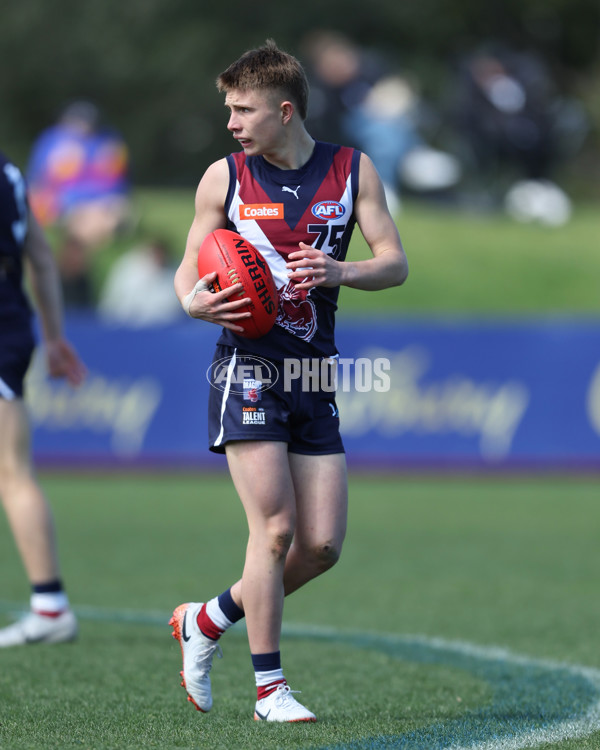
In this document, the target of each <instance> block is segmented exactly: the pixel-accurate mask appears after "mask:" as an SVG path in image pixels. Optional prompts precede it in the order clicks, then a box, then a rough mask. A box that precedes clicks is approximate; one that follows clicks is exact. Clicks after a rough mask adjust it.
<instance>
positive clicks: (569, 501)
mask: <svg viewBox="0 0 600 750" xmlns="http://www.w3.org/2000/svg"><path fill="white" fill-rule="evenodd" d="M42 482H43V485H44V487H45V488H46V490H47V493H48V495H49V497H50V499H51V501H52V504H53V506H54V509H55V514H56V520H57V526H58V529H59V541H60V547H61V557H62V564H63V569H64V577H65V581H66V583H67V588H68V592H69V594H70V597H71V599H72V602H73V604H74V605H75V607H76V609H77V611H78V612H79V613H80V615H81V635H80V639H79V640H78V641H77V642H76V643H75V644H68V645H61V646H56V647H45V646H31V647H26V648H20V649H12V650H5V651H2V652H0V747H2V748H10V749H12V748H40V749H41V748H49V747H52V748H80V747H84V748H90V749H91V748H146V747H157V748H171V747H172V748H175V747H179V748H207V749H210V750H215V749H217V748H219V749H220V748H222V749H223V750H237V749H238V748H239V749H242V748H257V749H260V750H267V749H270V748H328V749H331V748H336V749H337V750H339V749H340V748H352V749H353V750H360V749H362V748H378V749H379V748H406V749H409V750H416V748H423V750H436V749H437V748H444V747H449V746H450V745H452V743H454V747H457V748H458V747H461V748H463V747H464V748H466V747H472V746H475V747H478V748H483V747H485V748H486V749H488V750H490V749H495V748H496V747H498V748H500V747H502V748H503V749H504V748H511V749H512V748H516V747H525V746H526V745H523V744H518V742H519V741H520V740H519V738H522V737H523V736H524V734H523V733H524V732H526V731H532V732H533V734H532V735H531V736H532V737H533V738H534V739H535V740H536V742H537V744H535V743H534V744H531V745H527V746H532V747H533V746H536V747H543V748H545V749H546V750H549V749H550V748H552V750H559V749H560V750H592V749H593V748H594V749H595V748H598V747H600V731H596V732H595V734H593V735H592V736H589V737H583V736H579V737H577V738H575V739H570V740H568V739H563V738H564V737H567V736H571V735H572V733H573V732H574V731H576V728H577V727H579V731H580V733H581V732H583V733H585V731H586V728H587V727H590V726H595V727H596V730H598V729H600V723H599V721H600V720H599V714H598V708H597V705H596V704H597V703H598V701H599V699H600V678H599V675H600V651H599V650H598V623H599V622H600V598H599V597H598V580H600V552H599V550H598V538H599V531H600V528H599V527H600V506H599V504H598V497H599V490H600V482H599V481H598V480H597V478H593V477H591V478H583V477H580V478H575V477H572V478H569V477H560V476H558V477H537V478H533V477H507V478H497V477H496V478H494V477H479V478H459V477H446V476H440V477H421V476H404V475H398V476H389V477H381V476H380V477H374V476H372V475H360V474H354V475H352V476H351V479H350V486H351V511H350V525H349V533H348V537H347V541H346V547H345V549H344V553H343V555H342V559H341V561H340V563H339V564H338V565H337V566H336V567H335V568H334V569H333V570H332V571H330V572H329V573H328V574H327V575H325V576H323V577H321V578H320V579H318V580H316V581H314V582H313V583H312V584H310V585H309V586H307V587H306V588H305V589H303V590H301V591H299V592H297V593H296V594H295V595H294V596H292V597H290V598H289V599H288V600H287V601H286V611H285V631H284V638H283V642H282V652H283V663H284V668H285V671H286V675H287V676H288V679H289V680H290V682H291V684H292V687H294V688H295V689H299V690H301V691H302V696H301V700H302V701H303V702H305V703H306V705H308V706H309V707H310V708H312V709H314V710H315V711H316V713H317V714H318V718H319V721H318V723H317V724H315V725H310V726H308V725H307V726H300V725H283V726H277V725H268V724H263V723H260V724H259V723H256V722H253V721H252V711H253V705H254V686H253V676H252V670H251V664H250V659H249V655H248V649H247V643H246V640H245V634H244V631H243V628H239V629H234V630H233V631H232V632H230V633H228V634H227V635H226V636H225V638H224V641H223V650H224V658H223V660H221V661H217V662H216V664H215V667H214V670H213V685H214V695H215V706H214V709H213V711H212V712H211V713H210V714H208V715H202V714H200V713H198V712H196V711H195V710H194V709H193V707H192V706H191V705H190V704H189V703H187V702H186V700H185V693H184V691H183V689H182V688H181V687H180V686H179V669H180V652H179V646H178V644H177V642H176V641H175V640H174V639H172V638H171V636H170V630H171V629H170V628H169V627H168V626H167V620H168V617H169V615H170V611H171V610H172V609H173V607H174V606H176V605H177V604H179V603H180V602H182V601H187V600H190V599H192V600H194V599H204V598H206V597H209V596H212V595H214V594H216V593H219V592H220V591H221V590H223V589H224V588H225V587H226V586H227V585H228V584H229V583H231V582H232V581H233V580H234V579H235V578H236V577H237V576H238V574H239V571H240V568H241V565H242V558H243V551H244V546H245V536H246V530H245V521H244V518H243V513H242V511H241V508H240V507H239V505H238V501H237V499H236V496H235V493H234V491H233V489H232V486H231V484H230V480H229V479H228V478H227V477H226V476H224V475H223V476H221V475H218V474H214V475H205V474H200V473H198V474H189V475H181V474H175V473H174V474H160V475H146V476H145V475H139V476H137V475H103V476H101V475H85V474H80V475H77V474H72V475H69V474H52V473H48V474H44V475H43V476H42ZM0 567H1V569H2V589H1V599H2V600H1V602H0V608H1V610H2V614H1V615H0V617H1V619H2V621H5V622H7V621H8V620H9V619H10V617H11V613H12V611H13V610H15V609H18V608H19V606H23V607H24V606H26V603H27V596H28V592H27V583H26V580H25V577H24V574H23V572H22V570H21V567H20V563H19V561H18V558H17V555H16V551H15V550H14V546H13V543H12V539H11V537H10V535H9V533H8V530H7V528H6V524H5V522H4V519H3V517H2V520H1V521H0ZM436 639H442V641H439V640H436ZM459 642H460V644H461V645H457V644H458V643H459ZM493 646H496V647H502V648H505V649H508V650H509V652H510V653H508V654H504V653H500V654H498V653H496V652H494V651H492V650H491V647H493ZM556 662H560V663H564V665H563V666H562V667H559V666H557V664H556ZM565 665H566V666H565ZM568 665H581V666H584V667H586V668H590V670H591V671H590V672H585V671H583V672H582V671H580V670H577V669H575V668H570V667H569V666H568ZM586 711H588V712H589V715H588V717H587V718H585V714H586ZM594 722H596V723H594ZM565 724H566V726H567V727H570V730H569V731H570V732H571V735H568V734H567V735H564V734H560V732H559V728H560V727H563V725H565ZM507 729H510V731H511V732H512V733H513V735H512V737H506V736H504V735H503V733H504V732H506V731H507ZM543 732H551V733H552V732H554V734H550V735H547V736H546V735H544V734H543ZM494 737H496V739H494ZM544 737H546V739H547V738H548V737H550V739H551V740H552V741H550V742H548V741H545V742H543V743H542V744H540V743H539V741H538V740H539V739H540V738H541V739H543V738H544ZM500 740H502V741H506V742H508V743H509V744H507V745H500V744H497V743H499V742H500ZM555 740H556V741H555ZM558 740H562V741H558ZM486 743H488V744H486ZM489 743H491V744H489ZM510 743H512V744H510Z"/></svg>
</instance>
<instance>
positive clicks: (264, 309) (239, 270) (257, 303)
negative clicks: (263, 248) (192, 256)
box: [198, 229, 277, 339]
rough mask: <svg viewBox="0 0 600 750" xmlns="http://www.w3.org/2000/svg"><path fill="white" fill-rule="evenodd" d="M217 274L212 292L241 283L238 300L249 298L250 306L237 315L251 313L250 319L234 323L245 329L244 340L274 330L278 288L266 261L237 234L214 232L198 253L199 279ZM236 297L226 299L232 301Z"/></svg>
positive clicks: (252, 246) (226, 230) (206, 239)
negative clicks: (242, 288)
mask: <svg viewBox="0 0 600 750" xmlns="http://www.w3.org/2000/svg"><path fill="white" fill-rule="evenodd" d="M212 271H216V272H217V278H216V279H215V280H214V282H213V291H215V292H220V291H221V290H222V289H226V288H227V287H229V286H233V285H234V284H237V283H238V282H241V283H242V284H243V286H244V290H243V292H240V294H239V298H242V297H249V298H250V300H251V302H250V304H249V305H245V306H244V307H241V308H240V309H239V312H247V311H249V312H251V313H252V317H251V318H245V319H243V320H238V321H236V323H237V325H240V326H242V327H243V329H244V333H240V334H239V335H240V336H244V337H245V338H248V339H257V338H259V337H260V336H264V335H265V333H268V332H269V331H270V330H271V328H272V327H273V323H274V322H275V317H276V315H277V287H276V286H275V281H274V280H273V275H272V274H271V269H270V268H269V266H268V264H267V262H266V260H265V259H264V258H263V256H262V255H261V254H260V253H259V251H258V250H257V249H256V248H255V247H254V245H251V244H250V243H249V242H248V241H247V240H245V239H244V238H243V237H242V236H241V235H239V234H237V232H231V231H229V229H216V230H215V231H214V232H211V233H210V234H209V235H208V236H207V237H206V238H205V239H204V242H203V243H202V245H201V246H200V250H199V251H198V274H199V275H200V278H202V277H203V276H206V274H207V273H211V272H212ZM236 297H237V295H233V296H232V297H229V299H230V300H231V301H233V300H234V299H236Z"/></svg>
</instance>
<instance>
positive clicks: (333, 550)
mask: <svg viewBox="0 0 600 750" xmlns="http://www.w3.org/2000/svg"><path fill="white" fill-rule="evenodd" d="M341 551H342V550H341V545H337V544H335V543H334V542H324V543H323V544H318V545H317V546H315V547H313V548H312V549H311V556H312V558H313V562H314V564H315V565H316V567H317V569H318V570H319V572H320V573H324V572H325V571H326V570H329V568H332V567H333V566H334V565H335V564H336V562H337V561H338V560H339V559H340V554H341Z"/></svg>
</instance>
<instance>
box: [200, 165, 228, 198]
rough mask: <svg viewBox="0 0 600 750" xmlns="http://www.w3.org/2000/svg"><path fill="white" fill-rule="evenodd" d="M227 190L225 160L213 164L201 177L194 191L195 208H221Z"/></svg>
mask: <svg viewBox="0 0 600 750" xmlns="http://www.w3.org/2000/svg"><path fill="white" fill-rule="evenodd" d="M228 189H229V165H228V164H227V159H219V160H218V161H215V162H213V163H212V164H211V165H210V166H209V167H208V168H207V170H206V172H205V173H204V174H203V175H202V179H201V180H200V182H199V184H198V189H197V190H196V207H197V208H198V207H199V206H200V207H206V206H211V207H212V206H216V205H220V206H223V205H224V204H225V198H226V197H227V190H228Z"/></svg>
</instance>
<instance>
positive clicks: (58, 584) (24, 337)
mask: <svg viewBox="0 0 600 750" xmlns="http://www.w3.org/2000/svg"><path fill="white" fill-rule="evenodd" d="M25 268H27V270H29V272H30V276H29V277H30V280H31V288H32V291H33V294H34V297H35V302H36V303H37V312H38V314H39V316H40V319H41V323H42V336H43V339H44V345H45V346H44V348H45V354H46V361H47V365H48V371H49V373H50V375H51V376H53V377H60V378H66V380H67V381H68V382H69V383H70V384H71V385H79V384H80V383H81V382H82V380H83V378H84V376H85V368H84V366H83V364H82V363H81V361H80V360H79V357H78V355H77V353H76V352H75V351H74V349H73V347H72V346H71V345H70V344H69V342H67V341H66V340H65V339H64V337H63V331H62V299H61V287H60V280H59V276H58V271H57V269H56V266H55V263H54V257H53V255H52V250H51V249H50V246H49V245H48V243H47V242H46V239H45V237H44V234H43V232H42V230H41V228H40V226H39V224H38V223H37V221H36V220H35V218H34V217H33V214H32V213H31V211H30V209H29V203H28V197H27V190H26V187H25V181H24V179H23V177H22V175H21V172H20V171H19V169H18V168H17V167H16V166H15V165H14V164H12V163H11V162H10V161H9V160H8V159H7V158H6V157H5V156H4V155H3V154H1V153H0V497H1V498H2V502H3V504H4V509H5V511H6V515H7V517H8V521H9V524H10V527H11V529H12V533H13V535H14V538H15V542H16V545H17V548H18V550H19V552H20V554H21V558H22V560H23V564H24V566H25V570H26V573H27V576H28V578H29V581H30V583H31V587H32V593H31V608H30V611H29V612H28V613H27V614H26V615H25V617H23V618H22V619H21V620H19V621H17V622H16V623H14V624H12V625H9V626H8V627H5V628H2V629H0V648H2V647H8V646H19V645H25V644H28V643H40V642H44V643H58V642H61V641H70V640H73V639H74V638H75V637H76V635H77V620H76V618H75V615H74V614H73V612H72V610H71V609H70V607H69V601H68V598H67V595H66V593H65V591H64V589H63V585H62V581H61V576H60V570H59V566H58V559H57V551H56V539H55V534H54V526H53V520H52V511H51V509H50V507H49V505H48V502H47V500H46V498H45V496H44V494H43V491H42V489H41V487H40V485H39V483H38V481H37V479H36V477H35V473H34V469H33V466H32V460H31V455H30V431H29V422H28V417H27V412H26V408H25V405H24V402H23V389H24V386H23V381H24V378H25V374H26V372H27V369H28V367H29V363H30V360H31V356H32V353H33V350H34V346H35V340H34V332H33V327H32V310H31V307H30V305H29V302H28V299H27V297H26V295H25V292H24V289H23V272H24V269H25Z"/></svg>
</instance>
